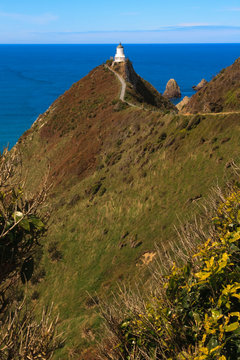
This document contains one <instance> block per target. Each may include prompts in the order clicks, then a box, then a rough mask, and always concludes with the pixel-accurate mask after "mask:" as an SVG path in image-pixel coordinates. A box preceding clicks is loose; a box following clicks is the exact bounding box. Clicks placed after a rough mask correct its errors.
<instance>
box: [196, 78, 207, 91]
mask: <svg viewBox="0 0 240 360" xmlns="http://www.w3.org/2000/svg"><path fill="white" fill-rule="evenodd" d="M207 83H208V82H207V80H205V79H202V80H201V81H200V83H199V84H198V85H196V86H193V89H194V90H195V91H198V90H201V89H202V88H203V87H204V86H205V85H207Z"/></svg>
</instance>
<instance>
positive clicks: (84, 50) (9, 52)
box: [0, 44, 240, 150]
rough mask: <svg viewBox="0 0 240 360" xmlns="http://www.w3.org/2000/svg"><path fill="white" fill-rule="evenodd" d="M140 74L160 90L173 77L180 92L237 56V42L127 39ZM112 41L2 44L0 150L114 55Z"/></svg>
mask: <svg viewBox="0 0 240 360" xmlns="http://www.w3.org/2000/svg"><path fill="white" fill-rule="evenodd" d="M124 48H125V54H126V56H127V57H128V58H129V59H130V60H131V61H132V62H133V65H134V68H135V70H136V71H137V73H138V74H139V75H141V76H142V77H143V78H144V79H146V80H148V81H149V82H150V83H152V84H153V85H154V86H155V87H156V88H157V89H158V90H159V91H160V92H163V91H164V89H165V86H166V83H167V81H168V80H169V79H170V78H174V79H175V80H176V81H177V82H178V84H179V86H180V88H181V91H182V95H183V96H186V95H187V96H191V95H192V94H193V90H192V86H193V85H196V84H198V83H199V82H200V80H201V79H202V78H205V79H206V80H211V78H212V77H213V76H215V75H216V74H217V73H218V72H219V71H220V70H221V69H222V68H224V67H226V66H229V65H231V64H232V63H233V62H234V60H235V59H236V58H238V57H239V56H240V44H183V45H181V44H177V45H175V44H169V45H166V44H164V45H162V44H154V45H139V44H138V45H125V46H124ZM115 49H116V46H115V45H0V150H2V148H3V147H4V146H7V145H8V144H9V147H12V146H13V145H14V144H15V143H16V141H17V140H18V138H19V137H20V136H21V135H22V134H23V132H24V131H25V130H27V129H28V128H29V127H30V126H31V125H32V123H33V122H34V121H35V119H36V118H37V117H38V115H39V114H40V113H43V112H44V111H45V110H46V109H47V108H48V107H49V106H50V105H51V103H52V102H53V101H54V100H55V99H56V98H57V97H58V96H59V95H61V94H62V93H63V92H64V91H66V90H67V89H68V88H69V87H70V86H71V84H72V83H74V82H76V81H78V80H79V79H81V78H82V77H83V76H85V75H86V74H87V73H88V72H89V71H90V70H91V69H93V68H94V67H95V66H97V65H99V64H101V63H103V62H104V61H105V60H106V59H108V58H110V56H114V55H115Z"/></svg>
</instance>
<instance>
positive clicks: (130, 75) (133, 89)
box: [112, 60, 176, 111]
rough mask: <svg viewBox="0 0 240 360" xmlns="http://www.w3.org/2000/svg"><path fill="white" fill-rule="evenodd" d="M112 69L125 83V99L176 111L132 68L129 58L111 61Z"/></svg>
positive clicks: (136, 103) (152, 107) (151, 106)
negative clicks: (123, 60) (121, 61)
mask: <svg viewBox="0 0 240 360" xmlns="http://www.w3.org/2000/svg"><path fill="white" fill-rule="evenodd" d="M112 69H113V70H115V71H116V72H117V73H118V74H120V75H121V76H122V77H123V79H124V80H125V81H126V83H127V88H126V96H125V100H126V101H129V102H131V103H133V104H135V105H142V106H144V107H145V108H146V107H148V108H150V109H152V110H154V107H157V108H160V109H165V110H166V111H167V110H171V111H176V108H175V106H174V105H173V104H172V103H171V102H170V101H168V100H167V99H166V98H165V97H163V96H162V95H161V94H160V93H159V92H158V91H157V90H156V89H155V88H154V87H153V86H152V85H151V84H150V83H149V82H148V81H146V80H144V79H142V78H141V77H140V76H139V75H138V74H137V73H136V72H135V70H134V68H133V65H132V63H131V62H130V60H127V61H126V62H124V63H113V66H112Z"/></svg>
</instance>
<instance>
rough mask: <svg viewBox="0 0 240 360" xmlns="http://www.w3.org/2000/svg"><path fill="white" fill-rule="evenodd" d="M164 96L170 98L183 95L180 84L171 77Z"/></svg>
mask: <svg viewBox="0 0 240 360" xmlns="http://www.w3.org/2000/svg"><path fill="white" fill-rule="evenodd" d="M163 96H165V97H166V98H168V99H173V98H180V97H181V91H180V87H179V86H178V84H177V82H176V80H174V79H170V80H169V81H168V83H167V86H166V90H165V91H164V93H163Z"/></svg>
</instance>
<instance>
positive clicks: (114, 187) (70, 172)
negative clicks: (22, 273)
mask: <svg viewBox="0 0 240 360" xmlns="http://www.w3.org/2000/svg"><path fill="white" fill-rule="evenodd" d="M95 71H96V72H95V75H94V73H92V74H93V76H92V74H90V77H89V76H88V77H86V78H85V79H83V80H82V81H81V82H80V83H77V84H75V85H74V87H73V89H72V90H70V92H69V93H67V94H65V95H64V96H63V97H62V99H60V100H59V101H60V102H59V101H58V102H56V103H55V104H53V107H52V108H51V109H50V111H49V113H47V114H45V115H44V116H43V117H42V118H41V119H40V120H39V121H38V122H37V123H36V124H35V126H34V127H33V129H32V130H31V131H29V133H28V134H25V135H24V136H23V138H22V139H21V143H20V144H19V145H18V150H19V151H20V152H22V158H23V162H22V166H23V172H24V173H25V172H26V171H28V176H27V178H28V182H27V187H28V188H29V190H33V189H34V188H35V187H36V186H37V182H39V179H41V177H42V176H43V174H44V173H45V172H46V169H47V166H48V164H49V163H50V164H51V167H50V179H51V181H52V182H53V188H52V190H51V193H50V196H49V199H48V208H47V209H43V211H45V212H47V211H48V212H49V214H50V217H49V221H48V230H47V233H46V235H45V238H44V241H43V244H44V249H45V251H44V254H45V255H44V256H43V258H42V260H41V263H40V269H41V268H44V269H45V271H46V276H45V277H44V279H42V280H41V281H40V282H39V283H38V284H36V285H30V286H29V290H28V291H29V292H30V293H32V292H34V291H38V292H39V299H38V304H40V305H45V304H47V303H50V302H51V301H53V302H54V304H55V306H56V308H57V309H58V311H59V312H60V318H61V328H62V329H63V330H64V331H65V336H66V337H67V342H66V346H65V348H64V349H63V350H61V351H60V352H59V353H58V354H56V357H55V359H63V358H64V359H65V358H67V354H68V355H69V354H72V355H71V356H72V358H73V359H78V358H79V354H80V353H81V352H82V349H83V348H84V347H86V346H89V345H91V343H94V338H95V333H96V329H97V328H98V326H99V318H98V316H97V315H96V307H95V308H94V307H93V306H92V304H91V301H89V295H88V294H87V292H88V293H89V294H90V295H95V292H97V294H98V296H99V297H102V296H106V295H107V296H108V295H110V292H111V291H112V290H113V291H114V290H115V289H116V282H120V283H123V282H127V281H131V282H134V279H136V278H137V279H139V278H141V279H143V280H144V279H147V278H148V276H149V272H148V266H146V265H144V266H136V264H141V263H142V261H141V259H142V255H143V254H144V253H146V252H151V251H153V252H154V251H155V243H156V244H161V243H162V242H163V243H164V244H165V245H166V246H167V243H168V241H169V239H170V238H171V237H173V236H175V235H174V232H173V225H174V224H177V222H178V218H179V217H180V219H183V221H186V219H187V218H190V217H191V216H192V215H193V214H195V213H196V212H198V211H199V209H198V206H197V204H198V203H199V202H201V201H202V200H203V199H204V197H205V196H206V195H207V194H209V192H210V191H211V186H213V185H215V184H216V183H217V182H218V183H219V184H220V185H221V184H222V183H223V181H224V179H225V178H226V177H227V176H228V172H229V171H230V170H229V168H228V167H226V166H225V165H226V163H227V162H229V161H230V160H232V159H237V158H238V156H239V155H238V154H239V136H238V133H239V120H238V117H237V116H236V115H234V114H233V115H225V116H206V117H199V116H196V115H193V116H192V117H189V116H188V117H184V116H183V115H174V114H167V115H164V113H161V112H148V111H142V110H139V109H135V108H130V107H127V108H125V109H123V110H121V111H116V105H113V104H112V103H111V101H112V100H114V99H116V98H117V96H118V92H119V84H118V82H117V80H116V79H115V77H114V75H113V74H112V73H109V72H105V70H103V69H102V68H99V69H97V70H95ZM91 76H92V77H91ZM87 96H88V97H87ZM86 97H87V102H86ZM94 97H95V98H94ZM96 98H97V99H99V104H98V106H97V108H96V107H95V105H94V104H95V103H96ZM100 98H101V100H100ZM74 99H75V100H74ZM90 99H91V100H90ZM83 100H84V101H83ZM61 102H62V103H61ZM114 103H115V102H114ZM77 104H79V108H76V107H77ZM86 104H87V106H86ZM82 107H84V108H82ZM71 109H72V113H73V114H71V111H70V110H71ZM118 110H119V109H118ZM91 114H92V115H91ZM89 115H91V116H89ZM72 119H75V120H74V121H73V122H72ZM199 120H200V122H199ZM187 122H188V124H187ZM42 124H44V125H43V126H42V127H41V125H42ZM70 124H75V125H71V126H70ZM89 125H91V126H90V127H89ZM61 134H62V135H61ZM163 134H166V135H167V136H166V138H165V135H163ZM60 135H61V136H60ZM164 138H165V139H164ZM86 159H87V160H86ZM36 174H37V176H36ZM100 185H101V186H100ZM99 186H100V188H99V190H98V192H96V190H97V188H98V187H99ZM104 190H105V192H104ZM94 192H96V193H95V194H94ZM199 195H201V196H202V197H201V198H200V200H199V201H192V199H194V198H195V197H199ZM183 214H184V215H183ZM126 233H128V235H127V236H125V237H124V235H126ZM134 241H135V243H136V242H137V243H138V242H139V246H138V247H132V245H131V244H132V243H133V242H134ZM54 242H56V243H57V245H56V247H57V249H58V250H59V251H60V252H61V253H62V260H60V261H52V260H51V259H50V255H49V253H48V249H49V245H50V244H53V243H54ZM140 243H141V244H140ZM36 271H38V270H36ZM69 356H70V355H69ZM70 358H71V357H70ZM84 358H85V357H84ZM93 358H94V356H93Z"/></svg>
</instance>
